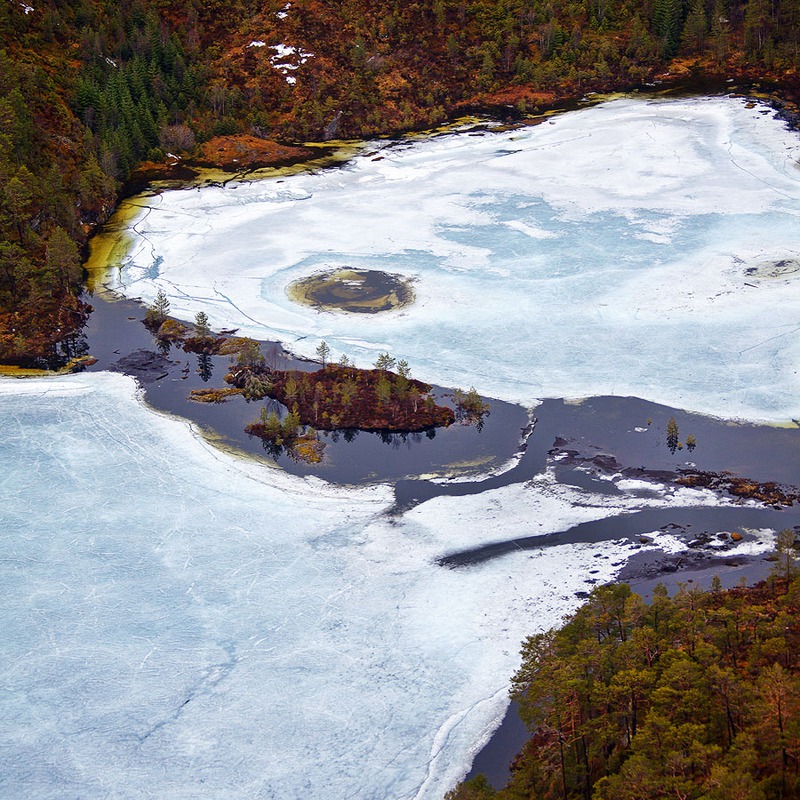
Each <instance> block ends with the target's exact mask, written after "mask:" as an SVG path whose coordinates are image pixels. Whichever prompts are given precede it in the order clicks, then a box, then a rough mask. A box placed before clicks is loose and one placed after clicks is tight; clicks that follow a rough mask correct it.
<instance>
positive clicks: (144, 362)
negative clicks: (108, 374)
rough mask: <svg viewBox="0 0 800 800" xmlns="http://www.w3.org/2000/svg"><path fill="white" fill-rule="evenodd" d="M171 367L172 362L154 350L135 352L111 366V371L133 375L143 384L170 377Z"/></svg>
mask: <svg viewBox="0 0 800 800" xmlns="http://www.w3.org/2000/svg"><path fill="white" fill-rule="evenodd" d="M170 366H171V362H170V360H169V359H168V358H166V357H165V356H162V355H161V354H160V353H156V352H154V351H153V350H134V352H132V353H131V354H130V355H127V356H125V357H124V358H121V359H120V360H119V361H115V362H114V363H113V364H111V366H110V367H109V369H110V370H111V371H112V372H124V373H125V374H127V375H132V376H133V377H134V378H137V379H138V380H139V381H141V382H142V383H155V382H156V381H158V380H161V379H162V378H166V377H167V375H169V369H170Z"/></svg>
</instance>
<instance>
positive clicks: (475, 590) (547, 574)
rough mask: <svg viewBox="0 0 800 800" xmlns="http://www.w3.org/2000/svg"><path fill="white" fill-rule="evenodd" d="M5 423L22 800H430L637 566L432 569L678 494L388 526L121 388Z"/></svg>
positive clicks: (434, 505)
mask: <svg viewBox="0 0 800 800" xmlns="http://www.w3.org/2000/svg"><path fill="white" fill-rule="evenodd" d="M0 417H1V418H2V419H3V424H4V435H3V438H2V440H1V441H0V455H1V456H2V460H3V465H4V471H3V475H2V478H0V484H1V485H2V493H0V537H1V538H2V542H1V543H0V552H2V558H0V610H1V611H2V615H3V623H4V628H3V636H2V637H0V662H1V663H2V664H3V675H2V689H3V691H2V693H0V718H2V719H3V725H2V729H1V730H0V776H2V777H1V778H0V786H1V787H2V789H1V790H0V793H2V794H3V795H4V796H6V797H14V798H36V800H46V799H47V798H63V797H81V798H84V800H91V799H92V798H107V797H115V798H151V797H158V798H160V799H165V800H169V799H170V798H196V797H208V798H216V797H224V798H226V799H229V800H238V799H239V798H241V800H252V798H255V797H262V798H271V797H272V798H281V800H295V798H296V799H297V800H300V799H301V798H302V800H307V798H310V797H313V798H315V800H341V798H344V797H353V798H381V800H383V799H384V798H393V800H395V799H396V800H402V799H403V798H420V799H422V798H431V799H433V798H437V800H438V799H439V798H441V797H442V796H443V795H444V793H445V791H446V790H447V789H449V788H450V787H451V786H452V785H453V784H454V783H455V782H456V781H457V780H458V779H459V778H460V777H462V776H463V774H464V773H465V771H466V769H467V768H468V766H469V763H470V760H471V757H472V754H473V751H474V748H475V747H476V746H477V744H478V743H479V742H480V740H481V739H482V737H485V736H486V735H487V733H488V731H490V730H491V728H492V725H494V724H496V723H497V722H498V721H499V719H500V717H501V716H502V714H503V712H504V710H505V705H506V701H507V695H506V688H507V682H508V680H509V677H510V675H511V674H512V673H513V671H514V669H515V668H516V666H517V664H518V655H517V653H518V648H519V645H520V642H521V640H522V639H523V637H524V636H525V635H527V634H529V633H531V632H532V631H535V630H541V629H543V628H547V627H550V626H552V625H555V624H558V623H559V622H560V620H561V618H562V615H563V614H565V613H567V612H568V611H571V610H573V609H574V607H575V606H576V604H577V600H576V598H575V595H574V592H575V591H576V590H578V589H585V588H588V586H587V583H586V579H587V573H588V572H589V570H594V573H593V579H594V580H598V581H603V580H608V579H611V578H612V577H613V576H614V575H615V573H616V570H617V568H618V567H616V566H614V564H620V563H622V562H624V560H625V559H626V557H627V556H628V554H629V553H630V552H631V546H630V545H628V544H625V543H623V542H605V543H600V544H591V545H590V544H581V545H569V546H568V545H563V546H560V547H550V548H545V549H541V550H536V551H527V552H524V553H523V552H518V553H512V554H510V555H508V556H504V557H502V558H498V559H494V560H491V561H487V562H485V563H484V564H481V565H476V566H473V567H469V568H466V569H458V570H453V569H447V568H444V567H441V566H438V565H437V564H436V559H437V558H438V557H440V556H442V555H444V554H446V553H447V552H451V551H453V550H454V549H458V548H463V547H470V546H477V545H480V544H484V543H487V542H491V541H494V540H496V538H497V537H498V536H500V535H502V534H503V533H505V534H506V535H508V536H511V537H513V536H516V535H521V534H522V533H527V535H533V534H534V533H544V532H547V531H557V530H560V529H562V528H564V527H565V526H567V525H569V524H572V523H574V522H576V521H584V520H589V519H601V518H603V517H605V516H608V515H609V514H610V513H620V512H624V511H626V510H632V509H634V508H635V507H646V506H657V505H659V504H664V503H673V502H674V503H681V502H685V501H686V497H688V496H689V495H690V494H691V493H689V492H688V491H683V492H681V493H679V495H675V496H672V497H670V496H669V493H668V492H666V490H665V491H664V492H662V495H661V496H660V497H659V496H654V497H653V498H651V499H641V498H633V497H632V496H624V495H623V496H604V495H600V494H592V493H590V492H587V491H583V490H580V489H576V488H574V487H572V488H570V487H560V486H558V485H557V484H556V483H555V482H554V480H553V477H552V474H550V473H546V474H545V475H543V476H542V477H541V478H539V479H537V480H536V481H532V482H530V483H529V484H526V485H524V486H517V487H506V488H504V489H498V490H496V491H491V492H490V491H487V492H484V493H482V494H480V495H476V496H474V497H469V498H462V499H460V500H459V501H458V502H455V501H453V500H452V499H446V498H441V499H439V500H435V501H431V502H429V503H424V504H422V505H420V506H418V507H417V508H415V509H414V510H413V511H411V512H409V513H407V514H406V515H403V516H400V517H390V516H387V515H386V514H385V513H384V512H386V510H387V509H388V508H390V506H391V505H392V493H391V491H390V488H389V487H387V486H373V487H367V488H362V489H353V488H348V489H344V488H339V487H334V486H331V485H328V484H326V483H324V482H322V481H320V480H316V479H301V478H297V477H294V476H289V475H286V474H284V473H281V472H279V471H277V470H274V469H269V468H267V467H266V466H263V465H260V464H257V463H253V462H245V461H240V460H238V459H236V458H234V457H232V456H230V455H228V454H225V453H221V452H219V451H216V450H215V449H214V448H213V447H211V446H210V445H208V444H206V443H205V442H204V441H203V440H202V439H200V438H199V437H198V436H197V435H195V434H194V433H193V432H192V431H191V429H190V428H189V426H188V425H187V424H185V423H183V422H181V421H178V420H175V419H172V418H169V417H166V416H159V415H156V414H154V413H153V412H152V411H149V410H148V409H147V408H145V407H144V406H143V405H141V404H140V403H139V402H138V401H137V399H136V391H135V387H134V384H133V381H132V380H130V379H128V378H125V377H122V376H119V375H112V374H105V373H93V374H85V375H80V376H71V377H67V378H58V379H53V380H30V381H12V380H10V379H0ZM693 496H694V497H696V498H697V502H700V503H712V502H716V501H714V500H713V499H712V498H711V497H710V496H708V495H705V494H703V493H697V494H696V495H693ZM655 544H658V542H656V543H655ZM598 554H600V555H599V557H598Z"/></svg>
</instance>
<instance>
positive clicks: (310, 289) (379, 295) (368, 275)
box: [286, 268, 414, 314]
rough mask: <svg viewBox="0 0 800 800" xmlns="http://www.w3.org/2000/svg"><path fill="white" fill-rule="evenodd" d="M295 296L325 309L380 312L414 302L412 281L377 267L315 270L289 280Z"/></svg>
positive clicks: (295, 298)
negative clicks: (295, 279) (304, 275)
mask: <svg viewBox="0 0 800 800" xmlns="http://www.w3.org/2000/svg"><path fill="white" fill-rule="evenodd" d="M286 292H287V294H288V295H289V298H290V299H291V300H294V302H296V303H302V304H303V305H307V306H312V307H313V308H318V309H321V310H323V311H347V312H349V313H351V314H377V313H378V312H380V311H393V310H394V309H396V308H403V307H404V306H407V305H410V304H411V303H413V302H414V291H413V290H412V288H411V281H410V280H409V279H408V278H406V277H404V276H403V275H393V274H391V273H389V272H382V271H381V270H375V269H348V268H344V269H334V270H327V271H323V272H315V273H314V274H313V275H309V276H308V277H305V278H300V279H299V280H297V281H294V283H291V284H289V286H288V287H287V288H286Z"/></svg>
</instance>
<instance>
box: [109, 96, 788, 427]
mask: <svg viewBox="0 0 800 800" xmlns="http://www.w3.org/2000/svg"><path fill="white" fill-rule="evenodd" d="M798 157H800V140H798V138H797V136H796V134H795V133H792V132H789V131H787V130H785V128H784V126H783V123H781V122H780V121H778V120H775V119H772V118H771V115H770V114H769V113H765V109H763V108H759V107H754V108H747V107H746V105H745V103H744V102H743V101H742V100H740V99H733V98H726V97H716V98H701V99H679V100H675V99H672V100H646V99H623V100H617V101H614V102H609V103H605V104H601V105H598V106H596V107H593V108H587V109H584V110H582V111H577V112H572V113H569V114H565V115H563V116H560V117H557V118H552V119H550V120H549V121H548V122H545V123H543V124H541V125H538V126H535V127H531V128H525V129H520V130H513V131H507V132H502V133H500V132H482V133H481V132H477V133H475V132H473V133H472V134H470V133H466V132H461V133H458V134H453V135H445V136H439V137H434V138H430V139H421V140H420V139H415V140H408V141H402V142H400V143H398V142H375V143H369V144H367V145H366V146H365V148H364V151H363V152H362V154H361V155H360V156H359V157H357V158H354V159H353V160H352V161H350V162H348V163H347V164H346V165H345V166H343V167H339V168H336V169H331V170H325V171H320V172H316V173H314V174H301V175H295V176H291V177H285V178H281V179H270V180H264V181H260V182H254V183H250V184H233V185H228V186H227V187H225V188H222V187H209V188H203V189H200V190H191V191H171V192H165V193H163V194H161V195H159V196H158V197H155V198H152V199H151V200H149V201H147V202H148V206H149V208H148V209H147V210H145V211H144V212H143V214H142V215H141V216H140V218H139V219H138V220H137V221H136V222H135V224H134V229H135V231H136V234H137V235H136V237H135V243H134V245H133V249H132V251H131V253H130V258H129V260H128V261H127V262H126V264H125V265H124V268H123V269H122V270H121V271H114V272H113V274H112V275H110V276H109V277H110V281H111V285H112V287H113V288H116V289H118V290H120V291H122V292H124V293H127V294H129V295H132V296H141V297H142V298H143V299H144V300H145V301H146V302H149V301H152V299H153V298H154V297H155V295H156V292H157V290H158V289H159V288H163V289H164V290H165V291H166V292H167V294H168V295H169V298H170V301H171V303H172V310H173V312H175V313H177V314H178V315H180V316H182V317H184V318H186V319H191V318H192V317H193V316H194V314H195V313H196V312H197V311H200V310H203V311H205V312H206V313H207V314H208V315H209V317H210V319H211V320H212V322H213V323H214V324H215V325H217V326H224V327H239V328H240V329H241V331H242V332H243V333H246V334H249V335H252V336H255V337H258V338H264V339H279V340H281V341H283V342H284V343H287V344H288V345H289V346H290V347H291V348H292V349H293V350H295V351H296V352H298V353H300V354H302V355H306V356H313V354H314V352H315V349H316V347H317V345H318V344H319V342H320V340H322V339H324V340H326V341H327V342H328V344H329V345H330V346H331V348H332V349H333V351H334V353H335V354H336V355H337V356H338V355H339V354H340V353H346V354H347V355H349V356H350V357H351V358H354V359H355V361H356V363H358V364H359V365H362V366H365V365H368V364H371V363H372V362H374V360H375V358H376V356H377V354H378V353H379V352H381V351H383V350H388V351H390V352H391V353H393V354H394V355H396V356H397V357H402V358H405V359H406V360H408V361H409V363H410V364H411V366H412V370H413V372H414V374H415V376H417V377H420V378H423V379H426V380H434V381H437V382H439V383H442V384H445V385H455V386H462V387H464V388H467V387H469V386H470V385H474V386H475V387H476V388H477V389H478V390H479V391H480V392H482V393H484V394H487V395H494V396H497V397H500V398H503V399H507V400H513V401H517V402H521V403H523V404H525V405H528V404H530V403H531V402H533V401H534V400H535V399H536V398H541V397H579V396H589V395H597V394H617V395H629V394H630V395H636V396H640V397H644V398H646V399H649V400H653V401H657V402H663V403H666V404H668V405H672V406H679V407H684V408H686V409H689V410H695V411H700V412H705V413H711V414H716V415H719V416H723V417H741V418H748V419H754V420H772V421H774V420H786V419H789V418H790V417H797V416H798V415H800V408H799V407H798V401H797V397H798V396H800V373H798V371H797V370H796V368H795V365H796V364H797V363H798V361H800V322H799V321H798V320H800V267H799V266H798V262H799V261H800V247H799V246H798V244H797V243H798V241H800V218H799V215H800V171H798V168H797V161H798ZM342 266H354V267H360V268H365V269H382V270H386V271H388V272H392V273H397V274H400V275H403V276H406V277H408V278H409V279H411V280H412V281H414V288H415V292H416V296H417V302H416V303H415V304H414V305H412V306H410V307H407V308H405V309H403V310H402V311H399V312H390V313H384V314H378V315H374V316H370V315H348V314H343V313H331V312H319V311H316V310H314V309H311V308H306V307H302V306H299V305H297V304H294V303H293V302H292V301H290V300H289V299H288V297H287V294H286V287H287V285H288V284H289V283H291V282H292V281H294V280H296V279H298V278H301V277H305V276H308V275H309V274H312V273H314V272H317V271H320V270H329V269H332V268H335V267H342Z"/></svg>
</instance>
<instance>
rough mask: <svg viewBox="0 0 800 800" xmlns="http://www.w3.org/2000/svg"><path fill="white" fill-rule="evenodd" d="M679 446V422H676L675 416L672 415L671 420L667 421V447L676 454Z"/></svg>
mask: <svg viewBox="0 0 800 800" xmlns="http://www.w3.org/2000/svg"><path fill="white" fill-rule="evenodd" d="M679 446H680V442H679V440H678V423H677V422H675V417H670V418H669V422H667V447H668V448H669V451H670V453H672V454H673V455H674V454H675V451H676V450H677V449H678V447H679Z"/></svg>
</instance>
